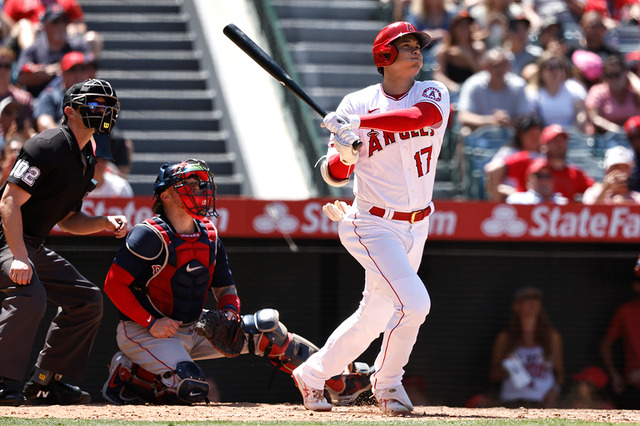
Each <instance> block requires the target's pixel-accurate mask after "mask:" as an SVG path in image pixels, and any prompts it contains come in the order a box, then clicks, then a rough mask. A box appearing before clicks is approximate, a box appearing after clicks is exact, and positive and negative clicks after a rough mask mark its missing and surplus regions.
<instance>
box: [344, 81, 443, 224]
mask: <svg viewBox="0 0 640 426" xmlns="http://www.w3.org/2000/svg"><path fill="white" fill-rule="evenodd" d="M419 102H429V103H431V104H434V105H435V106H436V107H438V109H439V110H440V113H441V114H442V123H441V124H440V125H439V126H438V127H437V128H433V127H425V128H423V129H421V130H416V131H411V132H400V133H389V132H383V131H380V130H371V129H366V128H360V129H357V133H358V135H359V137H360V140H361V141H362V147H361V148H360V157H359V159H358V162H357V163H356V165H355V169H354V173H355V182H354V191H353V192H354V195H355V198H356V200H355V204H356V205H357V206H358V207H360V208H362V209H363V210H368V208H369V207H371V206H372V205H375V206H378V207H383V208H389V209H393V210H396V211H404V212H409V211H414V210H419V209H423V208H425V207H426V206H427V205H429V203H430V202H431V197H432V194H433V186H434V180H435V173H436V164H437V162H438V156H439V155H440V150H441V148H442V141H443V138H444V133H445V130H446V127H447V122H448V121H449V111H450V107H449V92H448V91H447V89H446V88H445V86H444V84H442V83H440V82H438V81H416V82H415V83H414V85H413V87H412V88H411V89H410V90H409V92H407V93H406V94H405V95H403V96H402V97H400V98H399V99H395V98H392V97H390V96H389V95H387V94H385V93H384V91H383V90H382V86H381V85H380V84H376V85H373V86H369V87H367V88H365V89H362V90H360V91H357V92H354V93H351V94H349V95H347V96H346V97H345V98H344V100H343V101H342V102H341V103H340V106H339V107H338V109H337V112H338V113H341V114H357V115H364V114H374V113H382V112H387V111H394V110H400V109H406V108H410V107H412V106H414V105H415V104H417V103H419Z"/></svg>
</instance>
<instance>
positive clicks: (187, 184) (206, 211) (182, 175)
mask: <svg viewBox="0 0 640 426" xmlns="http://www.w3.org/2000/svg"><path fill="white" fill-rule="evenodd" d="M188 178H196V179H197V180H196V181H193V180H190V181H187V179H188ZM169 187H173V188H174V189H175V191H176V193H177V194H178V195H179V196H180V200H181V201H182V204H183V205H184V208H185V209H187V212H188V213H189V214H190V215H191V216H193V217H195V218H197V219H202V218H203V217H205V216H217V215H218V214H217V213H216V186H215V183H214V182H213V173H211V171H209V166H207V163H205V162H204V161H202V160H196V159H193V158H190V159H188V160H186V161H182V162H180V163H174V164H170V163H167V164H163V165H162V166H161V167H160V173H158V177H157V178H156V181H155V183H154V184H153V192H154V194H155V196H156V197H158V196H159V195H160V194H162V193H163V192H164V191H166V190H167V189H168V188H169Z"/></svg>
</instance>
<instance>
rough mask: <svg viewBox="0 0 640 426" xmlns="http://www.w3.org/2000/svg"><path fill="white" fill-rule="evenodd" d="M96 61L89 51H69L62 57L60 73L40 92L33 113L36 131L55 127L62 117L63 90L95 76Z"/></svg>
mask: <svg viewBox="0 0 640 426" xmlns="http://www.w3.org/2000/svg"><path fill="white" fill-rule="evenodd" d="M97 66H98V65H97V63H96V60H95V58H94V56H93V55H92V54H90V53H84V52H78V51H71V52H69V53H67V54H66V55H64V56H63V57H62V61H60V69H61V71H62V75H61V76H60V77H56V78H55V79H53V80H52V81H51V83H49V84H48V85H47V87H46V88H45V89H44V90H43V91H42V93H40V95H39V96H38V98H37V99H36V102H35V105H36V106H35V110H34V112H33V115H34V117H35V120H36V128H37V131H38V132H42V131H43V130H46V129H55V128H57V127H58V124H59V123H60V119H61V118H62V98H63V96H64V92H65V90H67V89H68V88H69V87H71V86H73V85H74V84H76V83H80V82H81V81H85V80H88V79H89V78H92V77H95V74H96V70H97Z"/></svg>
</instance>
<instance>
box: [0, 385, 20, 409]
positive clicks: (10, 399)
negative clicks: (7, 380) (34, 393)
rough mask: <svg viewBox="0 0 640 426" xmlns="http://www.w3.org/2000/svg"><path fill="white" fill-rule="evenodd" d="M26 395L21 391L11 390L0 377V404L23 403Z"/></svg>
mask: <svg viewBox="0 0 640 426" xmlns="http://www.w3.org/2000/svg"><path fill="white" fill-rule="evenodd" d="M24 401H25V399H24V396H22V394H21V393H20V392H16V391H11V390H9V389H8V388H7V385H6V384H4V383H3V382H2V379H0V405H22V404H24Z"/></svg>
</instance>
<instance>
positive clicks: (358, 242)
mask: <svg viewBox="0 0 640 426" xmlns="http://www.w3.org/2000/svg"><path fill="white" fill-rule="evenodd" d="M420 102H429V103H432V104H434V105H435V106H436V107H437V108H438V109H439V110H440V113H441V114H442V122H441V123H440V124H439V125H437V127H425V128H422V129H420V130H414V131H406V132H398V133H387V132H383V131H379V130H372V129H367V128H364V127H363V128H361V129H358V130H357V132H358V134H359V137H360V139H361V141H362V147H361V148H360V155H359V158H358V161H357V163H356V164H355V167H354V173H355V176H356V177H355V185H354V194H355V197H356V199H355V201H354V205H353V206H352V207H350V208H349V209H347V212H346V214H345V216H344V217H343V219H342V220H341V222H340V224H339V226H338V234H339V237H340V241H341V242H342V244H343V246H344V247H345V248H346V249H347V250H348V251H349V253H350V254H351V255H352V256H353V257H354V258H355V259H356V260H357V261H358V263H360V265H362V267H363V268H364V269H365V271H366V273H365V289H364V291H363V293H362V294H363V297H362V300H361V301H360V305H359V307H358V310H357V311H356V312H354V313H353V314H352V315H351V316H350V317H349V318H347V319H346V320H344V322H343V323H342V324H341V325H340V326H339V327H338V328H337V329H336V330H335V331H334V332H333V333H332V334H331V335H330V336H329V338H328V339H327V342H326V343H325V345H324V346H323V347H322V348H320V350H319V351H317V352H316V353H314V354H313V355H311V356H310V357H309V359H308V360H307V361H305V362H304V363H303V364H302V365H300V366H299V367H298V368H297V369H296V371H297V372H298V373H300V374H299V377H300V378H301V379H302V380H303V381H304V383H305V384H307V385H308V386H310V387H312V388H315V389H322V388H323V386H324V382H325V380H327V379H328V378H329V377H332V376H335V375H337V374H340V372H341V371H343V370H344V368H345V366H346V365H348V363H349V362H351V361H354V360H355V359H356V358H357V357H358V356H360V355H361V354H362V353H363V352H364V351H365V350H366V349H367V348H368V347H369V345H370V344H371V342H372V341H373V340H374V339H376V338H377V337H378V336H379V335H380V334H381V333H382V334H383V339H382V345H381V348H380V352H379V353H378V356H377V358H376V360H375V370H376V372H375V373H374V374H373V375H372V376H371V383H372V385H373V388H374V389H390V388H393V387H395V386H399V385H401V383H402V377H403V375H404V366H405V365H406V364H407V362H408V361H409V356H410V354H411V351H412V349H413V345H414V344H415V342H416V339H417V336H418V330H419V328H420V326H421V325H422V323H423V322H424V321H425V319H426V316H427V315H428V313H429V310H430V309H431V299H430V297H429V293H428V292H427V289H426V286H425V285H424V283H423V282H422V280H421V279H420V277H419V276H418V273H417V271H418V268H419V266H420V261H421V260H422V253H423V250H424V244H425V242H426V239H427V235H428V230H429V218H428V217H423V218H421V220H419V221H417V222H415V223H411V222H410V221H408V220H406V219H405V220H401V219H397V218H396V219H394V218H393V217H394V216H393V213H394V212H402V213H411V212H415V211H418V210H422V209H425V208H426V207H428V206H431V205H432V202H431V197H432V194H433V186H434V180H435V173H436V164H437V162H438V156H439V155H440V149H441V147H442V141H443V138H444V132H445V129H446V127H447V122H448V120H449V92H448V91H447V89H446V88H445V86H444V85H443V84H442V83H440V82H437V81H424V82H423V81H420V82H415V83H414V85H413V87H412V88H411V89H410V90H409V92H407V93H406V94H404V95H403V96H401V97H399V98H398V99H395V98H392V97H390V96H388V95H386V94H385V93H384V92H383V90H382V86H381V85H380V84H377V85H374V86H370V87H367V88H365V89H363V90H360V91H358V92H355V93H352V94H349V95H347V96H346V97H345V98H344V100H343V101H342V102H341V104H340V106H339V108H338V110H337V112H338V113H341V114H358V115H366V114H374V113H377V112H380V113H383V112H387V111H393V110H401V109H408V108H411V107H412V106H414V105H416V104H418V103H420ZM334 152H336V151H335V147H333V146H331V145H330V148H329V154H330V155H331V154H333V153H334ZM374 206H375V207H379V208H383V209H385V210H384V211H385V213H384V217H380V216H379V215H376V214H372V213H370V209H371V207H374ZM431 211H433V208H432V209H431ZM405 217H406V215H405Z"/></svg>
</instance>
